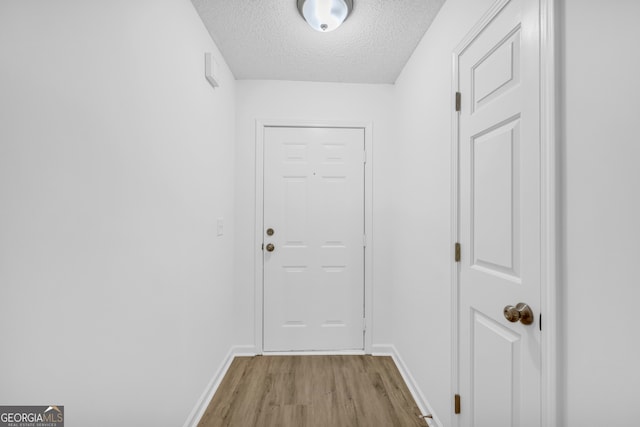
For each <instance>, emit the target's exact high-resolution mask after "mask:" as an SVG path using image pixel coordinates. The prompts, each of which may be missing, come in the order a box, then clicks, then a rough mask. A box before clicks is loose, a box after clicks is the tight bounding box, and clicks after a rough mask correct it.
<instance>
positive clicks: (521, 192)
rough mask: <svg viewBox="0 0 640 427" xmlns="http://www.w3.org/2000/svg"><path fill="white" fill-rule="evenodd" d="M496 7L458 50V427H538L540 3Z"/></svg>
mask: <svg viewBox="0 0 640 427" xmlns="http://www.w3.org/2000/svg"><path fill="white" fill-rule="evenodd" d="M497 6H498V7H495V8H494V9H493V15H492V16H488V17H486V18H485V19H484V20H483V22H484V23H485V24H484V25H482V24H481V25H480V26H479V27H476V29H475V30H474V33H473V34H472V35H471V36H470V37H468V38H467V40H469V41H468V43H467V44H466V45H464V46H462V47H461V48H460V49H459V51H458V56H457V59H458V76H457V78H458V84H459V91H460V93H461V101H462V102H461V112H460V116H459V145H458V147H459V195H460V198H459V224H458V225H459V236H460V237H459V239H460V243H461V249H462V250H461V261H460V264H459V272H458V277H459V288H458V292H459V308H458V310H459V312H458V313H459V319H458V327H459V335H458V337H459V341H458V346H459V347H458V348H459V356H458V357H459V390H460V397H461V405H460V423H459V425H460V426H464V427H472V426H473V427H525V426H526V427H534V426H535V427H540V425H541V396H540V393H541V366H540V363H541V332H540V324H539V317H538V316H539V313H540V300H541V293H540V292H541V253H540V251H541V225H540V221H541V169H540V167H541V157H540V150H541V143H540V130H539V127H540V113H539V108H540V89H539V87H540V85H539V73H540V71H539V68H540V60H539V51H540V50H539V40H540V37H539V34H540V31H539V28H540V27H539V2H538V0H501V1H499V2H498V3H497ZM518 303H525V304H527V305H528V306H529V307H530V308H531V310H532V313H533V315H532V316H531V319H530V320H531V323H530V324H526V323H528V322H526V320H527V319H524V320H525V321H524V322H523V321H517V318H516V317H512V318H511V320H512V321H513V320H516V321H515V322H512V321H509V320H507V316H506V314H505V313H504V309H505V307H507V306H516V305H517V304H518ZM509 314H510V315H511V316H514V315H516V311H515V310H514V309H511V310H510V311H509ZM523 314H524V312H523Z"/></svg>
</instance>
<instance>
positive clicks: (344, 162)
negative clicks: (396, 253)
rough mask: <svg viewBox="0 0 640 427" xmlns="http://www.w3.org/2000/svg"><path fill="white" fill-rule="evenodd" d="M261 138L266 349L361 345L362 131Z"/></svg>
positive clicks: (273, 131) (270, 130)
mask: <svg viewBox="0 0 640 427" xmlns="http://www.w3.org/2000/svg"><path fill="white" fill-rule="evenodd" d="M264 141H265V145H264V231H265V235H264V242H265V245H266V244H269V243H270V244H273V245H274V246H275V249H274V250H273V251H272V252H269V251H266V250H265V251H264V259H263V265H264V323H263V324H264V350H265V351H292V350H293V351H301V350H356V349H360V350H361V349H363V320H362V319H363V307H364V248H363V244H362V239H363V234H364V158H363V153H364V130H363V129H340V128H293V127H292V128H289V127H267V128H265V138H264ZM267 229H273V230H274V234H273V235H272V236H269V235H267V234H266V230H267Z"/></svg>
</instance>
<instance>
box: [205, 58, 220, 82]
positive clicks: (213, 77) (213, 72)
mask: <svg viewBox="0 0 640 427" xmlns="http://www.w3.org/2000/svg"><path fill="white" fill-rule="evenodd" d="M204 76H205V77H206V78H207V80H208V81H209V83H210V84H211V86H213V87H218V86H220V84H219V83H218V81H219V78H218V63H217V62H216V60H215V58H214V57H213V54H212V53H211V52H205V54H204Z"/></svg>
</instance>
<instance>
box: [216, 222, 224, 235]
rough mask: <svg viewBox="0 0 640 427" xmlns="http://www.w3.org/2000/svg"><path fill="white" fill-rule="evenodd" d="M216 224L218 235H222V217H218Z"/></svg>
mask: <svg viewBox="0 0 640 427" xmlns="http://www.w3.org/2000/svg"><path fill="white" fill-rule="evenodd" d="M217 224H218V226H217V230H218V236H222V235H223V234H224V218H218V222H217Z"/></svg>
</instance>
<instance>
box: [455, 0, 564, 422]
mask: <svg viewBox="0 0 640 427" xmlns="http://www.w3.org/2000/svg"><path fill="white" fill-rule="evenodd" d="M539 1H540V138H541V147H542V148H541V149H542V152H541V158H540V161H541V222H542V223H541V231H542V242H541V252H542V253H541V268H542V272H541V280H542V285H541V298H540V300H541V315H542V325H543V326H542V332H543V333H542V351H541V362H542V372H541V375H542V377H541V393H542V401H541V403H542V423H543V425H545V426H548V427H557V426H558V425H559V424H558V423H559V414H558V411H559V407H558V403H557V399H558V398H559V392H558V386H559V383H558V379H557V372H558V366H559V351H558V348H559V342H558V340H559V331H560V325H559V320H560V316H559V313H558V310H559V296H560V287H559V286H560V285H559V276H558V274H559V267H558V265H559V262H558V255H559V235H558V227H559V225H558V224H559V220H560V212H559V207H560V203H559V200H558V198H559V195H560V191H559V181H558V176H559V154H558V142H557V141H558V137H557V123H558V122H559V120H558V116H557V111H558V110H557V108H556V105H557V102H558V99H557V92H556V78H557V77H556V76H557V74H558V72H557V64H558V62H557V59H556V55H557V52H558V49H557V45H556V43H557V39H556V31H557V29H556V22H557V19H556V16H557V7H558V5H557V0H539ZM508 2H509V0H497V1H496V2H495V3H494V4H493V5H492V6H491V8H490V9H489V10H488V11H487V12H486V13H485V15H484V16H483V17H482V18H481V19H480V21H478V23H477V24H476V26H474V27H473V28H472V29H471V30H470V31H469V33H468V34H467V35H466V36H465V38H464V39H463V40H462V41H461V42H460V44H459V45H458V46H457V47H456V49H455V50H454V52H453V55H452V60H453V61H452V62H453V67H452V78H451V82H452V87H451V111H452V120H451V124H452V128H451V136H452V143H451V214H452V217H453V221H452V223H451V224H452V227H451V254H452V256H451V325H452V326H451V345H452V348H451V354H452V366H453V369H452V371H451V372H452V375H451V390H452V396H451V414H452V418H451V419H452V425H453V426H458V425H459V422H458V421H459V419H458V417H457V416H456V415H455V414H454V404H453V400H454V399H453V394H457V393H459V390H460V378H459V355H458V326H459V325H458V303H459V292H458V290H459V274H458V264H457V263H456V261H455V259H454V257H453V254H454V250H455V243H456V242H458V241H459V240H458V239H459V229H460V210H459V197H460V192H459V114H458V113H457V112H456V111H455V98H456V96H455V95H456V92H458V91H459V90H460V88H459V81H458V59H459V56H460V54H461V53H462V52H463V51H464V50H465V48H466V47H467V46H468V45H469V44H470V43H471V42H472V41H473V40H474V39H475V38H476V36H477V35H478V34H479V33H480V32H481V31H482V29H483V28H484V27H485V26H486V25H487V24H488V23H489V22H490V21H491V20H492V19H493V18H494V17H495V16H496V15H497V14H498V12H499V11H500V10H502V8H503V7H504V6H505V5H506V4H507V3H508Z"/></svg>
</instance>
